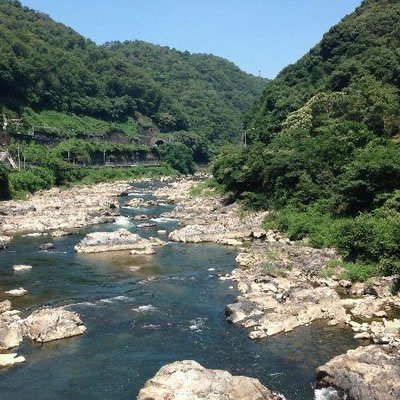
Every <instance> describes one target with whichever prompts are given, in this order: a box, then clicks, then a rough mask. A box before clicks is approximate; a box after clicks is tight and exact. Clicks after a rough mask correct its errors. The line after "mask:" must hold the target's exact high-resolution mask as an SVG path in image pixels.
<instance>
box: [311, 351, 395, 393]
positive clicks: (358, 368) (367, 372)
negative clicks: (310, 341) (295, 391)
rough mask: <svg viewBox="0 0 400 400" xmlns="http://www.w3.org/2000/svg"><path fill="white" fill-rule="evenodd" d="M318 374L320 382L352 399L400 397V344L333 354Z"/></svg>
mask: <svg viewBox="0 0 400 400" xmlns="http://www.w3.org/2000/svg"><path fill="white" fill-rule="evenodd" d="M316 374H317V380H318V386H320V387H335V388H337V389H340V390H342V391H344V392H345V393H346V394H347V395H348V397H349V398H350V399H352V400H368V399H371V400H398V399H400V353H399V349H398V348H389V349H387V348H384V347H383V346H378V345H371V346H367V347H358V348H357V349H355V350H349V351H348V352H347V353H346V354H343V355H340V356H337V357H335V358H333V359H332V360H330V361H329V362H327V363H326V364H325V365H323V366H322V367H319V368H318V369H317V371H316Z"/></svg>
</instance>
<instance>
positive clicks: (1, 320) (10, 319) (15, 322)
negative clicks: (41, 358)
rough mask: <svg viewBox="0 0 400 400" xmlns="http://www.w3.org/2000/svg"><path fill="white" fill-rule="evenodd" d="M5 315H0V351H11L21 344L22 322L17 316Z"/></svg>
mask: <svg viewBox="0 0 400 400" xmlns="http://www.w3.org/2000/svg"><path fill="white" fill-rule="evenodd" d="M6 314H7V313H6ZM6 314H2V315H0V350H7V349H11V348H12V347H16V346H19V344H20V343H21V342H22V327H21V323H22V320H21V319H20V317H19V316H18V315H6Z"/></svg>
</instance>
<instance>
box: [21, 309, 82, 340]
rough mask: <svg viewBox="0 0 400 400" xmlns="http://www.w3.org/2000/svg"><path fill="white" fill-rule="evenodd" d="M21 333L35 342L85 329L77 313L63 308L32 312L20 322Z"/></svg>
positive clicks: (70, 334) (54, 338) (79, 332)
mask: <svg viewBox="0 0 400 400" xmlns="http://www.w3.org/2000/svg"><path fill="white" fill-rule="evenodd" d="M22 329H23V335H24V336H26V337H28V338H29V339H32V340H35V341H37V342H49V341H51V340H57V339H63V338H68V337H71V336H76V335H81V334H82V333H84V332H85V331H86V327H85V326H84V325H83V322H82V321H81V319H80V317H79V315H78V314H77V313H75V312H72V311H67V310H65V309H64V308H53V309H51V308H45V309H43V310H38V311H35V312H33V313H32V314H31V315H30V316H29V317H28V318H26V319H25V320H24V321H23V324H22Z"/></svg>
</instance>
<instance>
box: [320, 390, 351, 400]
mask: <svg viewBox="0 0 400 400" xmlns="http://www.w3.org/2000/svg"><path fill="white" fill-rule="evenodd" d="M314 396H315V400H346V398H347V397H346V396H341V395H340V394H339V393H338V392H337V391H336V390H335V389H333V388H321V389H315V394H314Z"/></svg>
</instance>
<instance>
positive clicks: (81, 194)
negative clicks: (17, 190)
mask: <svg viewBox="0 0 400 400" xmlns="http://www.w3.org/2000/svg"><path fill="white" fill-rule="evenodd" d="M126 187H127V185H126V183H118V182H112V183H101V184H96V185H91V186H84V185H82V186H74V187H72V188H70V189H66V190H62V189H60V188H54V189H51V190H46V191H41V192H37V193H35V194H34V195H32V196H30V197H29V202H26V201H7V202H2V204H1V206H2V210H3V211H5V212H4V213H3V215H0V235H7V236H11V235H15V234H26V233H38V234H40V235H41V234H43V233H44V232H52V231H56V230H59V231H65V230H72V229H79V228H82V227H84V226H87V225H91V224H95V223H98V222H99V221H104V220H110V219H111V213H112V212H113V210H110V207H109V206H110V204H111V203H115V200H116V195H117V194H118V193H120V192H121V191H122V190H124V189H126ZM16 209H19V210H20V211H18V212H17V213H16V212H15V210H16ZM21 209H23V212H21ZM0 242H1V240H0ZM0 247H1V245H0Z"/></svg>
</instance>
